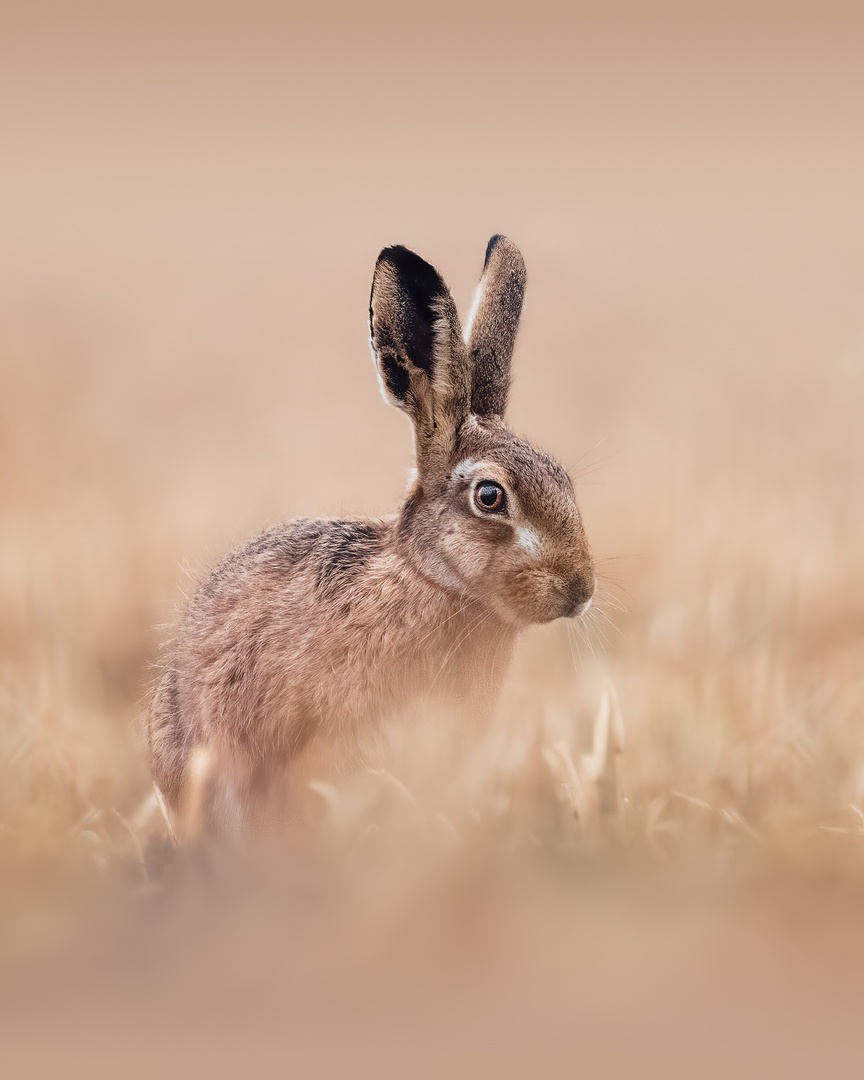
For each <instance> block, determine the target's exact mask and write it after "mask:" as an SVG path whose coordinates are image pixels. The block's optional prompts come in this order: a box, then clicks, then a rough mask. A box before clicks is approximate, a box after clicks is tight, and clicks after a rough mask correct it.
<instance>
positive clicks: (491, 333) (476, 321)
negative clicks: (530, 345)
mask: <svg viewBox="0 0 864 1080" xmlns="http://www.w3.org/2000/svg"><path fill="white" fill-rule="evenodd" d="M525 279H526V274H525V261H524V259H523V258H522V255H521V253H520V251H519V248H517V247H516V245H515V244H514V243H513V241H512V240H508V239H507V237H506V236H493V237H492V239H491V240H490V241H489V244H488V246H487V248H486V259H485V262H484V263H483V274H482V275H481V277H480V284H479V285H478V286H477V292H476V293H475V295H474V305H473V307H472V308H471V316H470V318H469V319H468V326H467V327H466V329H465V340H466V342H467V344H468V353H469V355H470V358H471V366H472V369H473V375H472V389H471V411H472V412H473V413H476V415H477V416H503V415H504V410H505V409H506V407H507V393H508V391H509V389H510V361H511V359H512V357H513V348H514V346H515V344H516V331H517V330H518V329H519V316H520V315H521V314H522V301H523V299H524V297H525Z"/></svg>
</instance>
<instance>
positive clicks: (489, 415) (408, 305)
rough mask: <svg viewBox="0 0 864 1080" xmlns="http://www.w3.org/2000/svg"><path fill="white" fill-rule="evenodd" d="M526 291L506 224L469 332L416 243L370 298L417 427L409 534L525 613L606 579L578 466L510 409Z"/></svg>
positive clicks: (538, 617)
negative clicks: (519, 422) (543, 446)
mask: <svg viewBox="0 0 864 1080" xmlns="http://www.w3.org/2000/svg"><path fill="white" fill-rule="evenodd" d="M524 292H525V264H524V262H523V260H522V256H521V255H520V253H519V251H518V249H517V248H516V246H515V245H514V244H513V243H511V241H509V240H508V239H507V238H506V237H503V236H494V237H493V238H492V239H491V240H490V241H489V246H488V248H487V250H486V261H485V264H484V267H483V275H482V277H481V279H480V284H479V286H478V289H477V295H476V298H475V301H474V307H473V310H472V314H471V318H470V319H469V323H468V328H467V331H466V333H465V335H464V337H463V334H462V329H461V327H460V325H459V317H458V315H457V313H456V306H455V304H454V303H453V298H452V297H451V295H450V292H449V290H448V289H447V286H446V285H445V284H444V282H443V280H442V279H441V276H440V275H439V274H438V272H437V270H435V269H434V267H432V266H430V265H429V263H427V262H424V260H423V259H421V258H420V257H419V255H415V254H414V252H413V251H409V250H408V249H407V248H404V247H391V248H385V249H384V251H382V252H381V254H380V255H379V257H378V262H377V264H376V266H375V275H374V278H373V281H372V297H371V300H370V305H369V318H370V329H371V344H372V354H373V356H374V358H375V363H376V365H377V368H378V375H379V379H380V382H381V388H382V390H383V392H384V395H385V397H386V398H387V399H388V400H389V401H391V402H392V403H393V404H394V405H396V406H397V407H398V408H400V409H402V410H403V411H404V412H406V413H407V414H408V416H409V417H410V418H411V421H412V423H413V425H414V433H415V447H416V454H417V479H416V482H415V484H414V485H413V487H412V489H411V491H410V493H409V496H408V499H407V501H406V504H405V507H404V509H403V512H402V517H401V520H400V528H401V529H402V532H403V537H404V540H405V542H406V546H407V547H408V548H409V549H410V551H411V553H412V556H413V558H414V561H415V563H416V566H417V569H418V570H419V571H420V572H421V573H423V574H425V575H426V576H428V577H431V578H433V579H434V580H435V581H437V582H438V583H439V584H441V585H442V586H444V587H446V588H450V589H453V590H455V591H458V592H460V593H462V594H467V595H468V596H470V597H472V598H475V599H477V600H480V601H482V602H485V603H486V604H488V606H489V607H491V608H493V609H494V610H495V611H496V612H497V613H498V614H499V616H501V617H502V618H503V619H505V620H506V621H507V622H510V623H513V624H516V625H525V624H527V623H539V622H549V621H551V620H552V619H557V618H559V617H560V616H570V617H572V616H576V615H579V614H581V613H582V612H583V611H584V610H585V608H586V607H587V606H588V604H589V603H590V602H591V597H592V596H593V595H594V585H595V579H594V566H593V563H592V559H591V551H590V549H589V547H588V542H587V540H586V538H585V532H584V529H583V527H582V519H581V517H580V514H579V510H578V508H577V506H576V497H575V494H574V491H573V484H572V482H571V480H570V477H569V476H568V475H567V473H566V471H565V470H564V469H563V468H562V467H561V466H560V465H559V464H558V462H557V461H555V460H554V459H553V458H551V457H549V456H548V455H547V454H544V453H543V452H542V451H541V450H538V449H536V448H535V447H533V446H531V444H530V443H527V442H525V441H524V440H522V439H519V438H517V437H516V436H515V435H514V434H513V433H512V432H511V431H510V430H509V429H508V428H507V426H506V425H505V423H504V420H503V416H504V410H505V407H506V404H507V392H508V389H509V384H510V360H511V357H512V355H513V346H514V344H515V340H516V331H517V328H518V324H519V315H520V313H521V310H522V299H523V296H524Z"/></svg>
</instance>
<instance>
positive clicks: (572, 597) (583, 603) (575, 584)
mask: <svg viewBox="0 0 864 1080" xmlns="http://www.w3.org/2000/svg"><path fill="white" fill-rule="evenodd" d="M595 588H596V581H595V580H594V574H593V573H590V574H580V575H579V577H577V578H575V579H574V580H573V581H571V582H570V584H569V585H568V586H567V590H566V597H567V600H566V610H565V612H564V617H565V618H567V619H576V618H578V617H579V616H580V615H584V614H585V612H586V611H587V610H588V608H589V607H591V601H592V600H593V599H594V589H595Z"/></svg>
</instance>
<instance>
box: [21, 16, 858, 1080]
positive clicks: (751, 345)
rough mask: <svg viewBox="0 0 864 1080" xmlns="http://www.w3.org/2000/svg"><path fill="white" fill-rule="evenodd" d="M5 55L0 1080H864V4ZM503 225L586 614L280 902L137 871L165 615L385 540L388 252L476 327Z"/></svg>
mask: <svg viewBox="0 0 864 1080" xmlns="http://www.w3.org/2000/svg"><path fill="white" fill-rule="evenodd" d="M0 27H2V30H0V145H2V163H0V923H2V926H0V976H2V982H0V995H2V1000H3V1002H4V1009H3V1011H4V1013H5V1016H6V1018H7V1019H8V1020H9V1028H10V1030H9V1031H8V1032H7V1035H8V1038H7V1039H6V1043H5V1045H6V1047H7V1051H8V1054H9V1056H10V1057H9V1060H10V1061H14V1062H15V1068H16V1070H17V1071H14V1072H13V1073H12V1074H10V1075H16V1076H25V1075H27V1076H30V1075H34V1076H35V1075H40V1076H41V1075H56V1070H57V1068H58V1067H59V1065H58V1063H59V1062H62V1069H63V1074H64V1075H67V1076H73V1075H78V1073H77V1071H76V1070H77V1069H79V1067H80V1071H81V1075H87V1076H90V1077H92V1076H96V1075H103V1073H104V1075H106V1076H107V1075H118V1073H119V1072H121V1071H122V1072H123V1073H124V1074H125V1075H129V1076H137V1075H138V1072H136V1069H137V1070H140V1074H141V1075H144V1074H145V1073H147V1074H148V1075H151V1074H152V1070H153V1068H160V1069H163V1070H164V1069H165V1068H166V1067H167V1070H168V1071H171V1068H174V1067H176V1071H177V1073H178V1075H179V1073H180V1072H181V1071H184V1072H189V1071H196V1070H197V1071H199V1072H202V1071H203V1069H204V1068H205V1067H206V1068H207V1069H208V1070H209V1071H210V1072H211V1074H212V1075H222V1071H224V1072H225V1074H226V1075H227V1074H228V1072H232V1073H233V1072H236V1071H237V1070H238V1069H239V1068H246V1069H249V1068H253V1067H254V1068H258V1069H260V1070H267V1069H275V1068H277V1067H278V1068H282V1067H284V1066H290V1065H292V1064H294V1065H296V1067H297V1068H298V1069H300V1070H301V1071H302V1073H303V1075H310V1076H311V1075H331V1074H333V1075H335V1072H336V1070H339V1071H342V1070H344V1069H345V1068H348V1067H350V1068H352V1069H353V1070H354V1071H355V1073H357V1074H358V1075H366V1074H367V1073H368V1075H410V1076H426V1075H429V1076H440V1075H441V1074H442V1073H443V1072H444V1071H445V1069H446V1070H447V1071H449V1072H451V1073H453V1074H454V1075H460V1076H461V1075H466V1076H467V1075H486V1074H488V1073H489V1072H490V1071H491V1070H492V1069H493V1068H494V1069H495V1070H496V1071H497V1072H498V1073H499V1074H500V1075H506V1076H510V1075H512V1076H525V1075H530V1074H531V1073H535V1074H536V1073H543V1074H546V1075H553V1074H554V1075H558V1074H559V1073H560V1074H561V1075H565V1073H566V1075H572V1074H573V1072H575V1071H576V1070H577V1069H579V1068H585V1067H590V1068H593V1069H603V1070H604V1073H605V1074H606V1075H617V1074H618V1072H619V1071H621V1072H622V1074H623V1071H624V1070H629V1069H632V1068H633V1067H635V1065H636V1064H638V1065H639V1067H640V1069H641V1070H642V1072H643V1074H644V1075H654V1074H655V1072H656V1074H658V1075H659V1074H661V1073H663V1074H664V1075H667V1076H668V1075H679V1074H680V1075H682V1076H683V1075H693V1074H694V1073H695V1074H697V1075H700V1076H706V1077H707V1076H714V1075H717V1076H725V1075H730V1074H731V1073H732V1072H733V1071H735V1072H737V1073H738V1074H740V1073H741V1072H742V1071H743V1072H744V1074H745V1075H746V1074H747V1073H755V1071H756V1069H757V1068H762V1069H764V1070H767V1069H769V1068H770V1069H777V1068H779V1067H780V1066H781V1065H782V1067H783V1068H784V1069H785V1070H786V1075H789V1076H791V1075H802V1076H807V1075H813V1073H814V1071H815V1069H816V1068H823V1069H824V1068H825V1067H826V1066H827V1065H830V1067H831V1068H833V1069H834V1071H835V1075H846V1074H847V1073H846V1071H844V1070H847V1071H848V1075H856V1073H855V1070H854V1063H855V1060H856V1051H857V1050H858V1049H859V1047H858V1046H857V1039H858V1036H857V1034H856V1028H855V1023H856V1019H855V1013H854V1010H853V1009H852V1003H854V1001H855V1000H856V994H860V991H861V989H862V984H864V969H862V967H861V960H862V955H861V947H862V945H864V910H862V908H861V885H862V883H864V876H862V870H864V862H862V851H864V849H862V845H864V826H862V822H864V813H862V811H864V715H862V713H864V709H862V705H864V663H862V661H864V584H862V583H864V469H862V464H864V424H862V422H861V412H862V405H864V305H862V295H864V207H862V198H861V192H862V191H864V138H862V115H864V65H862V62H861V42H862V40H864V9H862V8H861V7H860V5H857V4H852V3H850V4H845V5H844V4H840V3H836V4H835V3H830V2H829V3H824V2H823V3H820V4H818V5H817V4H815V3H803V2H802V3H784V4H779V3H778V4H772V3H769V2H758V3H748V4H744V3H741V4H738V3H734V2H733V3H724V4H722V5H720V4H705V5H693V4H683V3H681V4H677V3H635V2H631V3H608V4H603V5H587V4H572V5H568V6H566V7H565V6H558V5H555V4H550V3H546V2H545V0H539V2H535V3H533V4H530V5H524V4H519V5H517V4H513V3H509V2H506V0H502V2H500V3H498V4H495V5H492V4H485V3H460V4H455V3H450V2H449V0H445V2H443V3H439V4H436V5H434V6H433V7H421V6H420V5H406V4H396V3H378V2H371V3H367V4H365V5H363V6H362V7H361V6H359V5H357V6H349V5H345V4H335V3H322V4H319V5H317V6H315V7H312V6H309V5H307V6H301V5H299V4H297V5H292V4H275V3H272V4H269V3H255V2H248V3H246V4H243V5H237V4H231V3H219V2H211V3H208V4H203V3H202V4H196V3H191V2H181V3H171V4H167V3H166V4H162V3H160V2H155V3H153V2H151V3H149V4H146V5H144V4H137V3H122V4H117V3H113V4H107V3H106V4H98V3H94V4H86V3H77V2H76V3H65V4H61V3H40V2H38V0H37V2H34V3H27V4H24V3H9V2H7V3H4V4H2V6H0ZM495 232H504V233H506V234H507V235H509V236H510V237H512V238H513V239H514V240H515V241H516V243H517V244H518V245H519V246H520V248H521V249H522V252H523V254H524V256H525V259H526V262H527V266H528V274H529V283H528V292H527V299H526V306H525V314H524V319H523V323H522V329H521V333H520V339H519V344H518V346H517V352H516V357H515V361H514V368H515V382H514V389H513V394H512V404H511V411H510V418H511V422H512V425H513V426H514V428H515V429H516V430H517V431H518V432H519V433H520V434H524V435H526V436H527V437H528V438H531V439H534V440H535V441H537V442H538V443H540V444H541V445H543V446H544V447H545V448H546V449H548V450H550V451H551V452H553V453H554V454H556V455H557V456H558V457H559V458H560V459H561V460H562V462H563V463H564V464H565V465H567V467H568V468H570V469H571V471H572V473H573V474H574V476H575V477H576V478H577V491H578V492H579V497H580V502H581V506H582V510H583V515H584V518H585V521H586V527H587V529H588V534H589V537H590V538H591V540H592V544H593V547H594V550H595V553H596V555H597V557H598V559H600V560H604V561H603V562H602V564H601V569H602V570H603V571H604V573H605V574H606V575H607V577H606V580H605V582H604V587H603V593H604V603H603V604H602V605H601V607H602V608H603V612H604V614H602V615H598V616H597V618H596V619H595V621H594V623H593V624H592V625H590V626H587V627H585V628H584V630H583V631H582V634H581V637H572V638H571V637H570V636H568V632H567V628H566V626H564V625H563V624H560V625H559V624H556V625H554V626H552V627H547V628H542V629H538V630H536V631H532V632H530V633H528V634H527V635H526V637H525V640H524V642H523V643H522V647H521V650H520V654H519V656H518V658H517V663H516V665H515V667H514V672H513V675H512V678H511V680H510V682H509V684H508V686H507V688H506V690H505V694H504V697H503V700H502V705H501V709H500V714H501V715H500V718H499V723H498V726H497V727H496V731H495V732H494V733H490V742H489V745H488V746H487V747H486V749H485V750H483V751H482V752H481V753H480V754H479V756H478V758H477V760H476V761H474V762H473V764H472V765H471V767H470V768H468V769H467V770H463V771H464V772H465V775H464V776H462V777H461V778H460V781H459V783H458V784H456V783H454V782H453V775H454V774H453V771H452V768H451V766H450V765H448V766H447V767H446V768H444V767H441V766H440V761H441V760H442V759H441V754H440V746H439V747H438V748H437V749H436V751H435V753H432V752H431V751H430V752H427V750H428V745H429V744H428V742H421V745H422V747H423V748H424V749H423V752H421V753H419V754H418V753H417V747H416V745H415V746H414V748H413V750H412V748H411V745H410V744H411V743H412V739H414V740H415V742H416V739H415V734H416V733H414V734H412V732H413V729H411V728H410V726H409V727H407V728H403V729H402V730H401V731H400V733H399V734H398V736H397V738H396V740H395V743H396V745H395V746H394V749H393V751H392V756H391V757H390V758H388V759H387V761H386V764H387V769H388V771H387V772H386V773H384V774H377V775H375V776H371V777H354V778H343V780H342V781H341V782H340V783H337V784H332V783H331V782H330V781H329V780H328V781H327V782H326V783H325V782H323V781H322V782H321V784H319V786H318V789H317V795H318V798H319V799H320V802H321V807H320V822H319V825H320V827H319V828H318V830H317V831H315V833H314V836H312V837H305V838H295V839H293V840H292V841H291V849H290V851H288V852H287V853H286V852H285V851H280V853H279V856H278V858H271V859H268V860H267V861H266V864H262V863H260V862H259V863H256V864H255V866H254V868H253V867H251V866H246V867H245V869H244V872H243V874H242V875H240V877H242V879H243V880H244V881H246V882H247V885H248V884H249V883H254V885H250V886H249V887H247V888H245V889H244V888H242V887H240V886H239V885H238V880H237V878H238V875H237V874H236V872H235V871H234V870H231V871H227V870H226V871H224V872H222V871H214V870H213V867H212V866H211V867H208V868H207V869H206V870H205V871H202V872H201V873H199V872H198V870H197V869H195V870H191V869H188V868H186V869H185V870H183V872H180V871H174V872H173V873H167V872H166V874H164V875H163V877H162V878H159V880H156V878H158V877H159V876H158V875H156V874H154V872H152V871H151V872H149V873H147V872H145V871H144V869H143V868H142V867H141V861H142V852H144V853H146V852H147V851H148V850H149V847H148V845H149V844H152V842H153V840H152V835H151V832H152V821H150V820H149V819H148V817H147V814H146V812H145V811H146V807H147V804H146V799H147V795H148V784H149V782H148V778H147V772H146V766H145V763H144V761H143V755H142V748H141V740H140V735H139V729H138V724H139V722H140V717H141V715H142V712H143V710H144V708H145V707H146V700H147V694H148V687H149V685H150V682H151V681H152V678H153V672H154V670H155V667H156V665H158V660H159V650H160V643H161V642H163V641H164V640H165V638H166V636H167V632H168V631H167V630H166V627H167V626H170V624H171V622H172V621H173V619H174V616H175V611H176V609H177V606H178V605H179V604H182V602H183V598H184V596H185V595H188V594H189V592H190V590H192V589H194V587H195V582H196V580H198V579H199V578H200V576H201V575H202V574H203V573H205V572H206V570H207V568H208V567H210V566H211V565H213V563H214V562H215V561H216V560H217V559H218V558H219V557H220V556H221V555H222V554H224V553H225V552H226V551H228V550H229V549H230V548H231V547H232V546H234V545H236V544H237V543H239V542H241V541H242V540H243V539H245V538H246V537H248V536H249V535H251V534H253V533H255V532H256V531H258V530H259V529H260V528H262V527H263V526H265V525H267V524H270V523H274V522H276V521H279V520H283V519H285V518H288V517H291V516H294V515H299V514H303V515H308V516H312V515H337V514H372V515H377V514H381V513H386V512H388V511H389V510H391V509H392V508H393V507H394V505H395V504H396V502H397V500H398V498H399V497H400V494H401V492H402V490H403V486H404V483H405V478H406V475H407V471H408V469H409V468H410V466H411V445H410V437H409V429H408V427H407V425H406V423H405V420H404V418H403V417H401V416H400V415H399V414H398V412H397V411H396V410H394V409H388V408H386V407H385V406H384V404H383V403H382V401H381V399H380V397H379V394H378V388H377V384H376V380H375V378H374V373H373V368H372V364H371V360H370V358H369V353H368V346H367V325H366V320H367V303H368V290H369V285H370V281H371V273H372V268H373V266H374V262H375V258H376V256H377V253H378V251H379V250H380V249H381V248H382V247H383V246H385V245H387V244H391V243H404V244H406V245H408V246H410V247H412V248H414V249H415V250H417V251H418V252H420V253H421V254H422V255H423V256H424V257H425V258H427V259H428V260H430V261H431V262H433V263H434V264H435V265H436V266H437V267H438V268H439V269H440V270H441V272H442V273H443V275H444V277H445V279H446V280H447V281H448V283H449V285H450V287H451V289H452V290H453V293H454V296H455V297H456V300H457V303H458V304H459V305H460V308H461V309H462V311H463V312H467V310H468V307H469V305H470V301H471V297H472V294H473V290H474V287H475V284H476V281H477V279H478V276H479V273H480V269H481V266H482V259H483V253H484V249H485V244H486V242H487V240H488V238H489V236H490V235H492V234H493V233H495ZM439 734H440V733H439ZM439 741H440V739H439ZM444 741H445V742H446V738H445V740H444ZM436 745H437V744H436ZM418 759H419V761H418ZM430 762H431V763H432V764H431V765H430ZM383 764H385V762H383V761H382V765H383ZM142 806H143V807H144V809H143V810H142ZM370 836H371V837H373V838H377V839H375V840H374V842H370V841H369V837H370ZM370 844H371V846H370ZM276 866H278V870H277V869H275V868H274V867H276ZM235 869H236V868H235ZM214 874H215V877H214V876H213V875H214ZM166 988H169V989H166ZM46 1021H47V1022H48V1023H50V1025H51V1030H52V1031H53V1032H55V1034H56V1037H54V1038H52V1039H47V1040H46V1039H45V1038H44V1035H40V1033H42V1032H44V1030H45V1025H46ZM253 1047H254V1048H256V1050H255V1051H253V1049H252V1048H253ZM256 1053H257V1055H258V1056H257V1057H256V1056H255V1055H256ZM858 1056H859V1058H860V1055H858ZM166 1062H168V1065H167V1066H166V1065H165V1063H166ZM301 1066H302V1069H301ZM367 1066H368V1069H367ZM100 1070H101V1071H100ZM220 1070H222V1071H220ZM652 1070H653V1071H652Z"/></svg>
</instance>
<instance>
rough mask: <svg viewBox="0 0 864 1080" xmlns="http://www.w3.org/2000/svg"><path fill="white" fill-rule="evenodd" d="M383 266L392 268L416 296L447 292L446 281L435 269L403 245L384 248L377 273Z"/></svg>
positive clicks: (376, 265)
mask: <svg viewBox="0 0 864 1080" xmlns="http://www.w3.org/2000/svg"><path fill="white" fill-rule="evenodd" d="M382 265H387V266H390V267H392V269H393V270H394V271H395V273H396V277H397V279H398V280H399V281H401V282H403V283H404V284H405V285H406V286H407V287H408V289H409V291H410V292H412V293H413V294H415V295H423V294H425V295H427V296H436V295H438V294H441V293H444V292H446V288H445V285H444V281H443V279H442V277H441V275H440V274H439V273H438V271H437V270H436V269H435V267H434V266H432V265H431V264H430V263H428V262H426V260H425V259H421V258H420V256H419V255H418V254H417V252H416V251H412V250H411V249H410V248H407V247H404V246H403V245H402V244H394V245H393V246H392V247H386V248H384V250H383V251H382V252H381V254H380V255H379V256H378V261H377V262H376V263H375V271H376V273H377V272H378V269H379V268H380V267H381V266H382Z"/></svg>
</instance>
